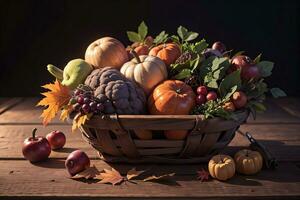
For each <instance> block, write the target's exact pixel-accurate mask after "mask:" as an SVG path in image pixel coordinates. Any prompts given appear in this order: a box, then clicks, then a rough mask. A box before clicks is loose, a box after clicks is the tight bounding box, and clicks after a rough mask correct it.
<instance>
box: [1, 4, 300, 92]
mask: <svg viewBox="0 0 300 200" xmlns="http://www.w3.org/2000/svg"><path fill="white" fill-rule="evenodd" d="M298 2H299V1H284V0H272V1H267V0H266V1H262V0H259V1H253V0H251V1H239V0H223V1H222V0H218V1H217V0H205V1H201V0H198V1H196V0H186V1H183V0H181V1H175V0H173V1H163V0H159V1H157V0H153V1H150V0H148V1H142V0H132V1H129V0H128V1H125V0H118V1H117V0H115V1H114V0H105V1H100V0H98V1H96V0H95V1H91V0H85V1H75V0H68V1H67V0H51V1H50V0H49V1H46V0H35V1H34V0H26V1H25V0H7V1H4V0H2V1H0V11H1V21H0V22H1V43H0V44H1V48H0V70H1V71H0V84H1V86H0V96H2V97H3V96H4V97H5V96H37V95H39V92H40V91H41V88H40V85H42V84H45V83H47V82H49V81H51V80H52V77H51V76H50V74H48V72H47V70H46V66H47V64H48V63H52V64H54V65H56V66H59V67H61V68H63V66H64V65H65V64H66V63H67V62H68V61H69V60H71V59H74V58H78V57H80V58H83V57H84V52H85V49H86V48H87V46H88V45H89V43H91V42H92V41H94V40H96V39H98V38H100V37H102V36H107V35H110V36H112V37H116V38H118V39H119V40H121V41H122V42H123V43H125V44H126V45H127V44H128V43H129V41H128V39H127V36H126V30H134V31H135V30H136V29H137V26H138V24H139V23H140V22H141V21H142V20H145V22H146V23H147V25H148V26H149V31H150V33H151V34H152V35H156V34H158V33H159V32H160V31H161V30H166V31H168V32H171V33H175V32H176V29H177V27H178V26H179V25H183V26H186V27H187V28H188V29H190V30H193V31H197V32H198V33H200V37H204V38H206V39H207V41H208V42H209V43H210V44H212V43H213V42H214V41H216V40H220V41H223V42H224V43H225V44H226V45H227V47H228V49H234V50H235V51H239V50H246V52H247V54H248V55H249V56H251V57H253V58H254V57H255V56H256V55H257V54H259V53H261V52H263V58H264V59H266V60H271V61H274V62H275V69H274V71H273V76H272V77H270V78H269V79H268V82H269V84H270V87H276V86H279V87H281V88H282V89H284V90H285V91H286V92H287V93H288V95H290V96H299V93H300V86H299V84H298V81H299V79H300V69H299V68H300V59H299V36H300V31H299V10H300V9H299V8H300V6H299V5H300V4H299V3H298Z"/></svg>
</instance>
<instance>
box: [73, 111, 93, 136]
mask: <svg viewBox="0 0 300 200" xmlns="http://www.w3.org/2000/svg"><path fill="white" fill-rule="evenodd" d="M91 116H92V113H89V114H86V115H81V113H78V114H77V115H76V116H75V117H74V119H73V125H72V132H74V131H75V130H76V129H77V128H79V127H80V126H82V125H83V124H85V122H86V121H87V120H89V119H90V118H91Z"/></svg>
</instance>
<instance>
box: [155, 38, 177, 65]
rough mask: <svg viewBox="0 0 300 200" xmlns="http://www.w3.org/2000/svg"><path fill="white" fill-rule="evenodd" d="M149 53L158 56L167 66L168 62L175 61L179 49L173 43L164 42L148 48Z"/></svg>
mask: <svg viewBox="0 0 300 200" xmlns="http://www.w3.org/2000/svg"><path fill="white" fill-rule="evenodd" d="M149 55H150V56H157V57H159V58H160V59H161V60H162V61H164V63H165V64H166V65H167V66H169V65H170V64H172V63H175V61H176V60H177V58H179V56H180V55H181V50H180V48H179V46H178V45H177V44H175V43H166V44H161V45H158V46H156V47H153V48H152V49H151V50H150V52H149Z"/></svg>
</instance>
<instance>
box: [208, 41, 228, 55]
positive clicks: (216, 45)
mask: <svg viewBox="0 0 300 200" xmlns="http://www.w3.org/2000/svg"><path fill="white" fill-rule="evenodd" d="M211 48H212V49H215V50H218V51H219V52H220V53H224V52H225V51H226V46H225V45H224V44H223V43H222V42H220V41H218V42H215V43H214V44H213V45H212V47H211Z"/></svg>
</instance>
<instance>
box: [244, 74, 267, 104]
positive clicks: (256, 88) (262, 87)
mask: <svg viewBox="0 0 300 200" xmlns="http://www.w3.org/2000/svg"><path fill="white" fill-rule="evenodd" d="M267 91H268V86H267V84H266V83H264V82H263V79H262V80H260V81H259V82H257V83H255V84H254V85H253V86H252V87H251V88H249V89H247V90H246V94H247V96H248V98H249V99H252V98H254V99H257V98H260V97H261V96H262V95H264V93H266V92H267Z"/></svg>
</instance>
